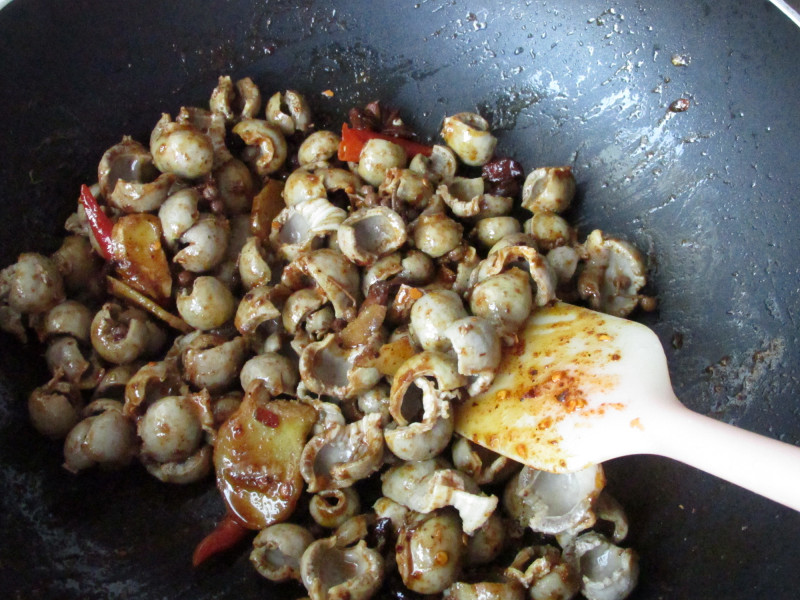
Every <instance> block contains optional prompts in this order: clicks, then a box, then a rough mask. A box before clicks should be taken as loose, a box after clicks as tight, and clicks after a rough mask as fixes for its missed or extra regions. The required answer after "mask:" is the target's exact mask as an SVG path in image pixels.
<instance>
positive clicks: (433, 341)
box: [410, 290, 467, 352]
mask: <svg viewBox="0 0 800 600" xmlns="http://www.w3.org/2000/svg"><path fill="white" fill-rule="evenodd" d="M465 317H467V310H466V309H465V308H464V303H463V301H462V300H461V296H459V295H458V294H457V293H456V292H454V291H452V290H432V291H430V292H428V293H427V294H425V295H424V296H422V297H421V298H420V299H419V300H417V301H416V302H414V305H413V306H412V307H411V321H410V330H411V333H412V334H413V335H414V337H415V338H416V340H417V341H418V342H419V344H420V345H421V346H422V347H423V348H424V349H425V350H432V351H440V352H442V351H445V350H447V349H448V348H449V347H450V345H451V341H450V339H449V338H448V335H447V333H446V330H447V328H448V327H449V326H450V325H451V324H452V323H454V322H456V321H458V320H460V319H463V318H465Z"/></svg>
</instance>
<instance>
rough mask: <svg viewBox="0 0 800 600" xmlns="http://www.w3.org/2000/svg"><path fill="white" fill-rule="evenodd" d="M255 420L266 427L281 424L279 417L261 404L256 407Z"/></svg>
mask: <svg viewBox="0 0 800 600" xmlns="http://www.w3.org/2000/svg"><path fill="white" fill-rule="evenodd" d="M256 421H258V422H259V423H261V424H262V425H266V426H267V427H277V426H278V425H280V424H281V418H280V417H279V416H278V415H276V414H275V413H274V412H272V411H271V410H270V409H268V408H264V407H263V406H259V407H258V408H257V409H256Z"/></svg>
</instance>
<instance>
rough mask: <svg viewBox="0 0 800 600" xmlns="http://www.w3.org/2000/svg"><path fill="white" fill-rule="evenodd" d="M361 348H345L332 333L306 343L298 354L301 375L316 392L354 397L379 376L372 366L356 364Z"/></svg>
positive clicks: (309, 387) (372, 384)
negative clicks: (317, 340)
mask: <svg viewBox="0 0 800 600" xmlns="http://www.w3.org/2000/svg"><path fill="white" fill-rule="evenodd" d="M361 355H362V349H360V348H344V347H342V346H340V345H339V343H338V341H337V338H336V336H335V335H334V334H332V333H331V334H328V335H326V336H325V337H324V338H322V340H320V341H319V342H311V343H309V344H307V345H306V346H305V347H304V348H303V350H302V353H301V354H300V367H299V368H300V377H301V379H302V380H303V383H304V384H305V385H306V387H307V388H308V389H309V390H311V391H312V392H314V393H315V394H325V395H329V396H334V397H335V398H340V399H342V400H344V399H348V398H355V397H356V396H358V395H359V394H361V393H363V392H365V391H367V390H369V389H370V388H372V387H373V386H374V385H375V384H377V383H378V380H379V379H380V373H379V372H378V370H377V369H376V368H374V367H361V366H358V362H359V361H358V359H359V357H360V356H361Z"/></svg>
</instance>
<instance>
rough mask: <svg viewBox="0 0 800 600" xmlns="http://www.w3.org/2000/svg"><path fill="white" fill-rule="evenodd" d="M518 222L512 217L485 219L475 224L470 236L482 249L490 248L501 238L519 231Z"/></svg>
mask: <svg viewBox="0 0 800 600" xmlns="http://www.w3.org/2000/svg"><path fill="white" fill-rule="evenodd" d="M521 229H522V228H521V226H520V224H519V221H518V220H517V219H516V218H514V217H505V216H501V217H486V218H485V219H481V220H480V221H478V222H477V223H476V224H475V227H474V228H473V230H472V236H473V237H474V238H476V239H477V241H478V242H479V243H480V245H481V246H482V247H484V248H491V247H493V246H494V245H495V244H496V243H497V242H499V241H500V240H502V239H503V238H505V237H507V236H509V235H514V234H516V233H519V232H520V231H521Z"/></svg>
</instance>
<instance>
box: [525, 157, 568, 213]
mask: <svg viewBox="0 0 800 600" xmlns="http://www.w3.org/2000/svg"><path fill="white" fill-rule="evenodd" d="M573 196H575V176H574V175H573V174H572V167H543V168H540V169H535V170H533V171H531V172H530V173H529V174H528V176H527V177H526V178H525V183H524V184H523V185H522V207H523V208H527V209H528V210H529V211H531V212H532V213H540V212H554V213H560V212H563V211H565V210H566V209H567V208H568V207H569V205H570V203H571V202H572V198H573Z"/></svg>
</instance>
